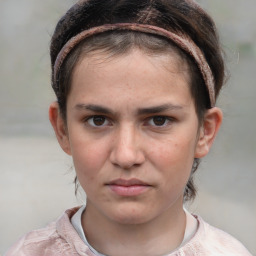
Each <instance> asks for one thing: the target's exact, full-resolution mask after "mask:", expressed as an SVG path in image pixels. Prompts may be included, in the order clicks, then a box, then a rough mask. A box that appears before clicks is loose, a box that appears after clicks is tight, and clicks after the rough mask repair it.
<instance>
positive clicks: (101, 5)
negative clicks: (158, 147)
mask: <svg viewBox="0 0 256 256" xmlns="http://www.w3.org/2000/svg"><path fill="white" fill-rule="evenodd" d="M115 23H139V24H148V25H153V26H158V27H160V28H164V29H166V30H169V31H173V32H176V33H179V32H181V33H183V34H185V35H186V36H188V37H189V38H190V39H191V40H192V41H193V42H194V43H195V44H196V45H197V46H198V47H199V48H200V50H201V51H202V53H203V54H204V56H205V59H206V61H207V63H208V65H209V67H210V69H211V71H212V74H213V77H214V81H215V84H214V87H215V88H214V89H215V97H217V96H218V94H219V91H220V89H221V87H222V85H223V81H224V61H223V57H222V51H221V47H220V44H219V39H218V35H217V32H216V28H215V24H214V22H213V20H212V19H211V18H210V16H209V15H208V14H207V13H206V12H205V11H204V10H203V9H201V8H200V7H199V6H198V5H197V4H196V3H195V2H194V1H192V0H140V1H138V0H104V1H101V0H83V1H79V2H78V3H77V4H75V5H74V6H73V7H71V9H69V10H68V12H67V13H66V14H65V15H64V16H63V17H62V18H61V19H60V21H59V22H58V24H57V26H56V29H55V32H54V34H53V36H52V41H51V49H50V50H51V63H52V86H53V89H54V91H55V93H56V96H57V99H58V103H59V107H60V112H61V114H62V116H63V118H64V119H66V101H67V97H68V94H69V91H70V87H71V76H72V71H73V69H74V67H75V65H76V64H77V62H78V61H79V60H80V59H81V57H82V56H85V55H86V54H88V53H91V52H95V51H98V50H102V51H103V52H105V53H109V54H112V55H121V54H125V53H128V52H129V50H130V49H131V48H134V47H138V48H139V49H141V50H143V51H145V52H146V53H148V54H162V53H171V52H175V53H177V54H178V56H180V57H181V59H182V60H184V61H185V62H186V63H187V64H188V67H189V74H190V78H191V84H190V90H191V95H192V97H193V99H194V102H195V107H196V112H197V115H198V119H199V121H200V122H201V121H202V119H203V114H204V112H205V110H206V109H207V108H209V107H210V103H209V96H208V94H207V90H206V86H205V84H204V80H203V79H202V76H201V74H200V72H199V70H198V67H197V65H196V64H195V61H194V60H193V58H191V56H190V55H189V54H187V53H185V52H184V51H183V50H181V49H180V48H179V47H178V46H177V45H175V43H173V42H172V41H170V40H168V39H166V38H164V37H161V36H157V35H151V34H145V33H141V32H134V31H108V32H104V33H101V34H96V35H93V36H91V37H88V38H86V39H85V40H83V41H82V42H81V43H80V44H78V45H77V46H76V47H75V48H74V49H73V50H72V51H71V53H70V54H69V56H68V57H67V59H66V60H65V61H64V63H63V65H62V66H61V68H60V71H59V74H58V78H59V80H58V85H57V84H56V82H55V81H54V79H53V76H54V64H55V61H56V58H57V55H58V54H59V52H60V51H61V49H62V48H63V46H64V45H65V44H66V43H67V41H69V40H70V39H71V38H72V37H74V36H76V35H77V34H79V33H80V32H82V31H84V30H88V29H90V28H93V27H96V26H101V25H104V24H115ZM198 165H199V159H195V161H194V165H193V167H192V172H191V177H190V179H189V181H188V184H187V186H186V189H185V192H184V199H185V200H189V199H192V198H194V197H195V194H196V189H195V186H194V183H193V173H194V172H195V171H196V169H197V167H198Z"/></svg>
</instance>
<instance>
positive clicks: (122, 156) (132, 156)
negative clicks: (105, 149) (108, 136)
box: [110, 125, 145, 169]
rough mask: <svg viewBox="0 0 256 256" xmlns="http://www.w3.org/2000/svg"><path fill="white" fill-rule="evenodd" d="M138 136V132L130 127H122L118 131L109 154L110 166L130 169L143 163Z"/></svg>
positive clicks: (143, 158)
mask: <svg viewBox="0 0 256 256" xmlns="http://www.w3.org/2000/svg"><path fill="white" fill-rule="evenodd" d="M139 136H140V135H139V132H138V131H136V128H134V127H133V126H132V125H123V127H120V129H118V131H117V132H116V134H115V138H114V141H113V147H112V151H111V154H110V161H111V162H112V164H114V165H116V166H119V167H120V168H122V169H130V168H132V167H134V166H139V165H141V164H142V163H143V162H144V161H145V156H144V153H143V151H142V148H141V147H140V144H141V143H140V138H139Z"/></svg>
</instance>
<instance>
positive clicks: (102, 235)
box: [82, 200, 186, 256]
mask: <svg viewBox="0 0 256 256" xmlns="http://www.w3.org/2000/svg"><path fill="white" fill-rule="evenodd" d="M177 204H179V205H180V207H177V205H176V206H172V207H170V208H169V209H167V210H166V211H165V212H164V213H163V214H161V216H158V217H156V218H155V219H153V220H151V221H149V222H146V223H142V224H133V225H131V224H122V223H116V222H114V221H113V220H110V219H109V218H108V217H106V216H104V215H102V214H101V213H99V212H98V211H97V210H96V209H95V208H94V207H93V206H92V205H91V204H90V203H89V202H88V203H87V207H86V211H85V212H84V214H83V216H82V225H83V228H84V230H85V234H86V237H87V239H88V241H89V243H90V244H91V245H92V246H93V247H94V248H95V249H96V250H97V251H98V252H100V253H102V254H105V255H111V256H120V255H122V256H131V255H132V256H137V255H140V256H141V255H142V254H141V252H143V255H147V256H151V255H152V256H156V255H164V254H167V253H170V252H171V251H173V250H175V249H176V248H177V247H179V245H180V244H181V243H182V240H183V237H184V232H185V228H186V215H185V213H184V211H183V204H182V200H181V202H177ZM177 209H178V210H177Z"/></svg>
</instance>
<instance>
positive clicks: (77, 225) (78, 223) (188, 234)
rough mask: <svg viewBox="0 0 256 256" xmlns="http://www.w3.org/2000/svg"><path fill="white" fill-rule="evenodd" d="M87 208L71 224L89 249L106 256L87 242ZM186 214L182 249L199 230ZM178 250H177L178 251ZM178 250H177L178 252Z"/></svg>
mask: <svg viewBox="0 0 256 256" xmlns="http://www.w3.org/2000/svg"><path fill="white" fill-rule="evenodd" d="M85 208H86V206H85V205H83V206H81V207H80V209H79V210H78V211H77V212H76V213H75V214H74V215H73V217H72V218H71V223H72V225H73V227H74V229H75V230H76V232H77V233H78V235H79V236H80V238H81V239H82V240H83V242H84V243H85V244H86V245H87V246H88V247H89V249H90V250H91V251H92V252H93V253H94V254H95V255H97V256H106V255H104V254H101V253H99V252H97V251H96V250H95V249H94V248H93V247H92V246H91V245H90V244H89V242H88V241H87V239H86V236H85V234H84V230H83V227H82V214H83V212H84V211H85ZM184 211H185V213H186V229H185V234H184V237H183V241H182V243H181V244H180V246H179V247H178V248H180V247H182V246H183V245H184V244H186V243H187V242H188V241H189V240H190V239H191V238H192V237H193V236H194V234H195V233H196V231H197V228H198V221H197V219H196V218H195V217H193V215H192V214H190V213H189V212H188V211H187V210H186V209H184ZM178 248H177V249H178ZM177 249H176V250H177Z"/></svg>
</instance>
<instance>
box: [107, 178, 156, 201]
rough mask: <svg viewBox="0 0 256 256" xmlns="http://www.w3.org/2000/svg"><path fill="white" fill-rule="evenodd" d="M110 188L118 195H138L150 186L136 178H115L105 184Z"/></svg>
mask: <svg viewBox="0 0 256 256" xmlns="http://www.w3.org/2000/svg"><path fill="white" fill-rule="evenodd" d="M107 186H108V187H109V188H110V190H111V191H112V192H113V193H115V194H117V195H119V196H128V197H131V196H138V195H141V194H143V193H145V192H146V191H147V190H148V189H150V188H151V187H152V186H151V185H149V184H147V183H146V182H143V181H141V180H138V179H129V180H124V179H116V180H113V181H111V182H109V183H108V184H107Z"/></svg>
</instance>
